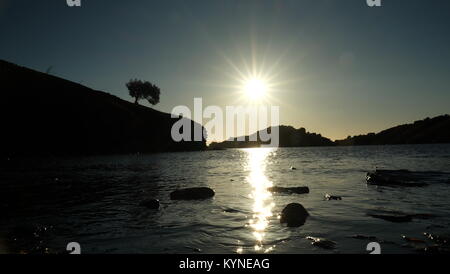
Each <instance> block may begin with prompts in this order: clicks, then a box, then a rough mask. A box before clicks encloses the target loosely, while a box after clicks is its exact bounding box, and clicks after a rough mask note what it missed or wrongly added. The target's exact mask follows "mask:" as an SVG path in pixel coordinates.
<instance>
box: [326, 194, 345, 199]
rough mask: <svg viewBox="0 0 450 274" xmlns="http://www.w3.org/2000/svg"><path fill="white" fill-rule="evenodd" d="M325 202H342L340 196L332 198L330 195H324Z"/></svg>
mask: <svg viewBox="0 0 450 274" xmlns="http://www.w3.org/2000/svg"><path fill="white" fill-rule="evenodd" d="M325 200H327V201H331V200H342V197H340V196H333V195H331V194H328V193H327V194H325Z"/></svg>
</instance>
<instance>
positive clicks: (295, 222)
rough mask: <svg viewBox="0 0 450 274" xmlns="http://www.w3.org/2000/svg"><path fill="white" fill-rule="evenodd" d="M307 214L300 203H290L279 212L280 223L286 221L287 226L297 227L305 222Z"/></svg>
mask: <svg viewBox="0 0 450 274" xmlns="http://www.w3.org/2000/svg"><path fill="white" fill-rule="evenodd" d="M308 216H309V214H308V212H307V211H306V209H305V208H304V207H303V206H302V205H301V204H298V203H291V204H288V205H287V206H286V207H285V208H284V209H283V211H282V212H281V218H280V223H282V224H283V223H286V224H287V226H289V227H298V226H302V225H303V224H304V223H305V221H306V218H308Z"/></svg>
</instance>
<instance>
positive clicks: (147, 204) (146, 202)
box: [139, 199, 160, 209]
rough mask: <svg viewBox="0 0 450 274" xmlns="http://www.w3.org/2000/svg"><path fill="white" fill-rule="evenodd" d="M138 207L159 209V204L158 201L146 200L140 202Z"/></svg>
mask: <svg viewBox="0 0 450 274" xmlns="http://www.w3.org/2000/svg"><path fill="white" fill-rule="evenodd" d="M139 205H140V206H145V207H146V208H149V209H159V206H160V203H159V200H158V199H148V200H144V201H142V202H141V203H140V204H139Z"/></svg>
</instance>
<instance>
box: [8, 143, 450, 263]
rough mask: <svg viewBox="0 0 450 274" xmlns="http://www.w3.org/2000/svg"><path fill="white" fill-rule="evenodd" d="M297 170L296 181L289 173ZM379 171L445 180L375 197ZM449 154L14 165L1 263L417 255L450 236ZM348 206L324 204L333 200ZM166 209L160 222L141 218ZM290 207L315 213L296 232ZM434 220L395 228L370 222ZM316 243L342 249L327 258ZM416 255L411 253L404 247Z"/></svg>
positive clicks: (192, 155)
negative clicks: (177, 195)
mask: <svg viewBox="0 0 450 274" xmlns="http://www.w3.org/2000/svg"><path fill="white" fill-rule="evenodd" d="M291 166H293V167H295V168H296V170H290V169H289V168H290V167H291ZM375 167H378V168H386V169H408V170H413V171H436V172H444V173H442V174H441V175H442V176H440V177H439V178H438V179H436V178H430V180H429V183H430V185H429V186H427V187H423V188H404V187H399V188H391V187H377V186H370V185H367V184H366V183H365V174H366V172H367V171H371V170H373V169H374V168H375ZM448 172H450V145H401V146H361V147H315V148H279V149H263V148H259V149H257V148H255V149H231V150H226V151H204V152H184V153H161V154H152V155H121V156H102V157H86V158H63V159H61V158H58V159H56V158H54V159H36V158H34V159H26V160H24V159H22V160H18V159H9V160H6V159H5V160H4V161H3V162H2V167H1V175H0V180H1V181H0V198H1V201H0V210H1V212H2V218H1V219H0V251H2V250H3V251H5V250H7V251H8V252H23V253H33V252H39V253H40V252H49V253H53V252H55V253H59V252H64V250H65V247H66V245H67V243H69V242H72V241H75V242H79V243H80V244H81V247H82V252H83V253H196V252H202V253H244V254H245V253H366V250H365V249H366V245H367V243H369V242H371V240H360V239H353V238H351V237H349V236H351V235H354V234H364V235H368V236H376V237H377V238H378V239H380V240H382V241H383V242H382V243H381V246H382V252H383V253H414V252H416V251H415V248H417V246H416V247H414V246H410V244H407V243H405V241H404V240H403V239H402V238H401V235H407V236H410V237H415V238H421V239H424V238H423V236H422V233H423V232H426V231H428V232H434V233H440V234H443V233H447V231H448V227H449V224H450V214H449V213H450V202H449V198H448V194H449V193H450V176H448V175H447V174H446V173H448ZM273 185H275V186H285V187H289V186H308V187H309V188H310V193H309V194H302V195H298V194H292V195H287V194H271V193H270V192H268V191H267V188H268V187H270V186H273ZM196 186H207V187H210V188H213V189H214V190H215V192H216V195H215V197H214V199H209V200H202V201H171V200H170V199H169V193H170V192H171V191H173V190H176V189H178V188H184V187H196ZM325 193H330V194H333V195H338V196H342V200H341V201H325V200H324V194H325ZM147 198H157V199H159V200H160V201H161V204H162V207H161V209H160V210H159V211H155V210H149V209H146V208H144V207H141V206H140V205H139V203H140V202H141V201H142V200H144V199H147ZM291 202H298V203H301V204H302V205H303V206H304V207H305V208H306V209H307V210H308V211H309V213H310V215H311V216H310V217H309V218H308V219H307V221H306V223H305V225H303V226H302V227H299V228H288V227H286V226H284V225H281V224H280V223H279V219H278V217H279V216H278V215H279V213H280V212H281V210H282V209H283V207H284V206H286V205H287V204H289V203H291ZM383 210H387V211H401V212H403V213H409V214H413V213H414V214H415V213H426V214H433V215H436V216H435V217H434V218H430V219H414V220H413V221H412V222H409V223H391V222H387V221H385V220H381V219H375V218H372V217H370V216H367V213H368V212H374V211H375V212H382V211H383ZM307 236H314V237H325V238H327V239H330V240H332V241H335V242H336V243H337V245H336V249H334V250H325V249H321V248H319V247H315V246H312V245H311V242H310V241H309V240H307V239H306V237H307ZM405 244H406V245H405Z"/></svg>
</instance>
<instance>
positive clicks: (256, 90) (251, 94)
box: [244, 78, 268, 101]
mask: <svg viewBox="0 0 450 274" xmlns="http://www.w3.org/2000/svg"><path fill="white" fill-rule="evenodd" d="M267 90H268V87H267V84H266V83H265V81H264V80H263V79H260V78H250V79H248V80H246V81H245V83H244V93H245V95H246V96H247V97H248V99H249V100H251V101H259V100H261V99H263V98H264V97H265V96H266V93H267Z"/></svg>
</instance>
